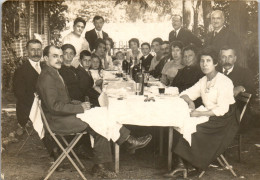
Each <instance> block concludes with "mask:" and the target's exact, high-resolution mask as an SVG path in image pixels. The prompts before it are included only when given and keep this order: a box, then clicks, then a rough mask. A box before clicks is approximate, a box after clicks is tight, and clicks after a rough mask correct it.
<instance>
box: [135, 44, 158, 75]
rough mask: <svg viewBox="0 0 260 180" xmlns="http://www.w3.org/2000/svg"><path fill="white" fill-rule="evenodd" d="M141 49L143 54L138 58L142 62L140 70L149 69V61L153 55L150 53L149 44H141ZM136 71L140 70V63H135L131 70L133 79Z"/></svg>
mask: <svg viewBox="0 0 260 180" xmlns="http://www.w3.org/2000/svg"><path fill="white" fill-rule="evenodd" d="M141 51H142V54H143V56H142V57H141V58H140V62H142V70H144V71H147V72H148V71H149V68H150V65H151V61H152V59H153V55H151V54H150V52H151V46H150V44H149V43H147V42H145V43H143V44H142V45H141ZM137 72H140V63H138V64H136V65H135V66H134V67H133V70H132V77H133V78H134V79H135V78H136V74H137Z"/></svg>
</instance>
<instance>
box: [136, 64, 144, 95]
mask: <svg viewBox="0 0 260 180" xmlns="http://www.w3.org/2000/svg"><path fill="white" fill-rule="evenodd" d="M136 83H140V86H141V91H140V93H139V95H143V94H144V74H143V68H142V61H140V63H139V71H138V73H137V74H136Z"/></svg>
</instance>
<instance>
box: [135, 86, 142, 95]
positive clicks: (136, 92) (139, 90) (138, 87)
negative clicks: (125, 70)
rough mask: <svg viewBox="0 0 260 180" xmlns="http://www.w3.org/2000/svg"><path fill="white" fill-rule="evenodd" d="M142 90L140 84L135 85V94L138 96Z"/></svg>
mask: <svg viewBox="0 0 260 180" xmlns="http://www.w3.org/2000/svg"><path fill="white" fill-rule="evenodd" d="M141 90H142V84H141V83H135V94H136V95H138V94H140V92H141Z"/></svg>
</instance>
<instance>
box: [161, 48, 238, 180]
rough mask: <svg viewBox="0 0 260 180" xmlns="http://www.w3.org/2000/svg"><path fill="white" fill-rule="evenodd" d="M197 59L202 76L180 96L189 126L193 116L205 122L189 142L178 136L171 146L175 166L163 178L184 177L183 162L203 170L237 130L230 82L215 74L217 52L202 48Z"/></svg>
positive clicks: (236, 115)
mask: <svg viewBox="0 0 260 180" xmlns="http://www.w3.org/2000/svg"><path fill="white" fill-rule="evenodd" d="M199 60H200V67H201V70H202V72H203V73H204V74H205V76H204V77H202V78H201V79H200V80H199V81H198V82H197V83H196V84H195V85H194V86H192V87H191V88H189V89H187V90H185V91H183V92H182V93H181V94H180V97H181V98H183V99H184V100H185V101H186V102H187V104H188V106H189V107H190V109H191V113H190V118H189V119H188V121H190V123H193V121H194V120H195V118H194V117H196V118H199V119H202V118H203V116H204V117H205V116H207V117H209V119H208V120H207V121H204V122H203V123H196V124H195V127H196V132H194V133H191V134H190V137H191V141H189V142H188V140H187V139H186V138H185V139H184V138H183V137H184V136H183V137H181V136H180V138H179V139H178V141H177V143H175V144H174V146H173V152H174V153H175V154H177V156H178V165H177V167H176V168H175V169H173V170H172V171H170V172H169V173H168V174H165V176H167V177H175V175H176V174H177V173H179V172H182V173H183V175H184V176H185V175H187V168H186V167H185V165H184V163H183V159H184V160H186V161H187V162H188V163H190V164H191V165H192V166H194V167H196V168H198V169H201V170H204V169H206V168H207V167H208V166H209V164H210V163H211V162H212V161H213V160H215V159H216V158H217V157H218V156H220V155H221V154H222V153H223V152H224V151H225V150H226V148H227V147H228V145H229V144H230V143H231V142H232V140H233V138H234V137H235V135H236V133H237V130H238V118H239V114H238V113H237V112H238V111H236V105H235V100H234V97H233V83H232V81H231V80H230V79H229V78H228V77H226V76H225V75H223V74H222V73H219V72H217V71H216V69H215V67H216V65H217V53H216V52H215V51H214V50H213V49H211V48H206V49H204V50H203V51H202V52H201V54H200V56H199ZM198 97H201V98H202V101H203V104H204V106H205V107H204V109H205V111H199V110H197V109H195V105H194V103H193V101H194V100H195V99H197V98H198ZM197 120H198V119H197ZM184 128H185V127H184Z"/></svg>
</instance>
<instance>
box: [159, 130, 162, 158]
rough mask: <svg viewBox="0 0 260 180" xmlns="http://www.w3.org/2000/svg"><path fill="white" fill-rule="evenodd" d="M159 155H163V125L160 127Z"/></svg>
mask: <svg viewBox="0 0 260 180" xmlns="http://www.w3.org/2000/svg"><path fill="white" fill-rule="evenodd" d="M159 143H160V144H159V148H160V149H159V155H160V156H162V155H163V127H160V140H159Z"/></svg>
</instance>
